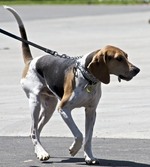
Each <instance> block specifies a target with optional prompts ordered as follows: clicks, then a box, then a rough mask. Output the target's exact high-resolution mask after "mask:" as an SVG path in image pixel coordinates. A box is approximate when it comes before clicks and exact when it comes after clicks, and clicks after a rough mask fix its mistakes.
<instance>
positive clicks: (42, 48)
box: [0, 28, 82, 60]
mask: <svg viewBox="0 0 150 167" xmlns="http://www.w3.org/2000/svg"><path fill="white" fill-rule="evenodd" d="M0 33H2V34H4V35H7V36H9V37H11V38H14V39H16V40H18V41H21V42H24V43H26V44H28V45H31V46H33V47H35V48H38V49H40V50H43V51H44V52H46V53H49V54H51V55H53V56H58V57H60V58H67V59H73V60H77V59H80V58H82V56H76V57H70V56H67V55H66V54H62V55H60V54H58V52H56V51H53V50H50V49H47V48H45V47H43V46H40V45H37V44H35V43H33V42H31V41H28V40H25V39H23V38H21V37H19V36H17V35H14V34H12V33H10V32H8V31H5V30H3V29H1V28H0Z"/></svg>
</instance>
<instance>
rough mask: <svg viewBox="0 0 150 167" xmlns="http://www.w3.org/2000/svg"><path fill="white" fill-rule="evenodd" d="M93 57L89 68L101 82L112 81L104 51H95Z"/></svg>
mask: <svg viewBox="0 0 150 167" xmlns="http://www.w3.org/2000/svg"><path fill="white" fill-rule="evenodd" d="M93 54H95V55H93V58H92V60H91V62H90V63H89V64H88V66H87V69H88V70H89V71H90V72H91V73H92V74H93V75H94V76H95V77H96V78H97V79H98V80H99V81H101V82H103V83H104V84H108V83H109V82H110V75H109V71H108V67H107V64H106V60H105V59H106V56H105V55H104V54H103V53H102V51H101V50H100V51H98V52H96V53H95V52H93Z"/></svg>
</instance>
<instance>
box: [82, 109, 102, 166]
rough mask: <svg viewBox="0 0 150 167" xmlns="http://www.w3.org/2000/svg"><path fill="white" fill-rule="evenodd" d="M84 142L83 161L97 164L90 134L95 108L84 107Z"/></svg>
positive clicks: (91, 132)
mask: <svg viewBox="0 0 150 167" xmlns="http://www.w3.org/2000/svg"><path fill="white" fill-rule="evenodd" d="M85 117H86V119H85V120H86V121H85V128H86V129H85V144H84V157H85V161H86V163H87V164H89V165H92V164H93V165H94V164H99V161H98V160H97V159H96V158H94V157H93V153H92V143H91V142H92V135H93V128H94V124H95V119H96V109H95V108H91V107H89V108H86V109H85Z"/></svg>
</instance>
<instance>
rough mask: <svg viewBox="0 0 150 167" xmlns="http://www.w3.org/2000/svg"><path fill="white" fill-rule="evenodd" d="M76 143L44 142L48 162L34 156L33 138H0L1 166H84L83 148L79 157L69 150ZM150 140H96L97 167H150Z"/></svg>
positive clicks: (52, 139) (94, 142)
mask: <svg viewBox="0 0 150 167" xmlns="http://www.w3.org/2000/svg"><path fill="white" fill-rule="evenodd" d="M72 141H73V139H72V138H68V137H67V138H65V137H63V138H62V137H59V138H56V137H52V138H50V137H44V138H42V143H43V145H44V146H45V148H46V150H47V151H48V152H49V153H50V155H51V158H50V159H49V160H48V161H45V162H40V161H39V160H37V159H36V157H35V155H34V153H33V147H32V145H31V140H30V138H29V137H0V146H1V147H0V166H1V167H9V166H10V167H43V166H44V167H49V166H50V167H73V166H74V167H75V166H77V167H83V166H87V165H86V163H85V162H84V159H83V149H81V150H80V151H79V152H78V154H77V155H76V156H75V157H71V156H70V155H69V151H68V148H69V146H70V144H71V142H72ZM149 145H150V140H142V139H141V140H137V139H105V138H101V139H100V138H94V139H93V152H94V155H95V156H96V157H97V158H98V159H99V161H100V164H99V165H97V166H111V167H121V166H124V167H125V166H126V167H148V166H150V156H149V155H150V149H149Z"/></svg>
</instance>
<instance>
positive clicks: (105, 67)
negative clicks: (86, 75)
mask: <svg viewBox="0 0 150 167" xmlns="http://www.w3.org/2000/svg"><path fill="white" fill-rule="evenodd" d="M92 54H93V55H92V56H90V57H92V59H91V61H90V63H89V64H88V65H87V69H88V70H89V71H90V72H91V73H92V74H93V75H94V76H95V77H96V78H97V79H99V80H100V81H101V82H103V83H105V84H108V83H109V82H110V74H114V75H116V76H118V79H119V81H121V79H123V80H126V81H129V80H131V79H132V78H133V77H134V76H135V75H136V74H138V73H139V71H140V69H139V68H137V67H136V66H134V65H133V64H132V63H130V62H129V61H128V55H127V54H126V53H125V52H124V51H122V50H121V49H119V48H117V47H114V46H106V47H104V48H102V49H100V50H98V51H96V52H93V53H92Z"/></svg>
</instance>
